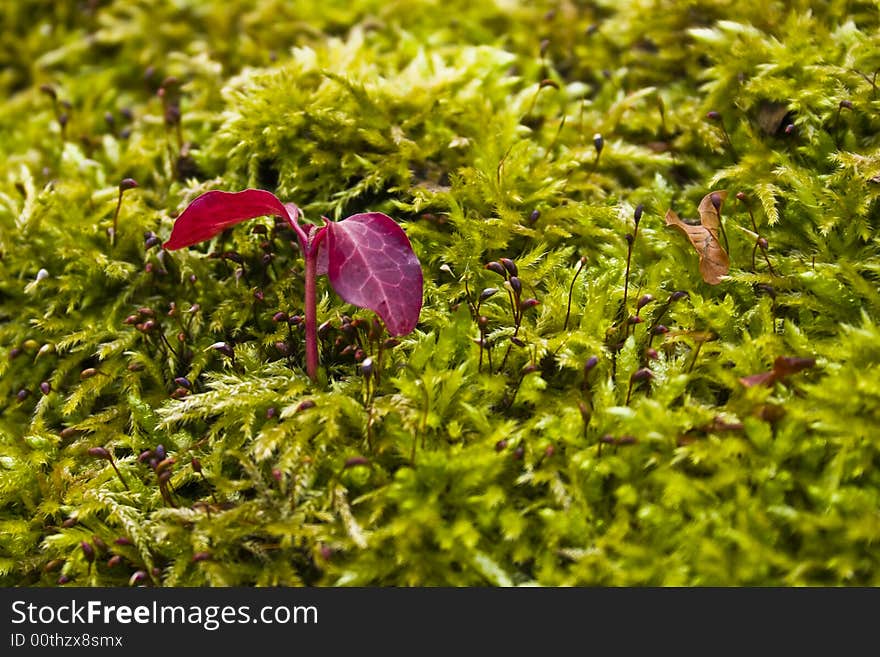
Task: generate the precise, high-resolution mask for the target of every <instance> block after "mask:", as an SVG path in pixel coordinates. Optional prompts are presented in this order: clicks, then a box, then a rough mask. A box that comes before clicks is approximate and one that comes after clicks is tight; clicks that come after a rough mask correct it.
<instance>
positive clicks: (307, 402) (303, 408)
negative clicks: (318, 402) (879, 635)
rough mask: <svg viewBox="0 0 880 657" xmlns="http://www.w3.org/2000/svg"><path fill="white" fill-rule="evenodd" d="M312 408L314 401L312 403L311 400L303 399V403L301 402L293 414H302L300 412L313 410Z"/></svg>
mask: <svg viewBox="0 0 880 657" xmlns="http://www.w3.org/2000/svg"><path fill="white" fill-rule="evenodd" d="M314 407H315V402H314V401H312V400H311V399H304V400H303V401H301V402H300V403H299V404H298V405H297V407H296V410H295V411H294V412H295V413H300V412H302V411H307V410H308V409H310V408H314Z"/></svg>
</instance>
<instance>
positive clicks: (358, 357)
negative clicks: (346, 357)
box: [354, 349, 367, 362]
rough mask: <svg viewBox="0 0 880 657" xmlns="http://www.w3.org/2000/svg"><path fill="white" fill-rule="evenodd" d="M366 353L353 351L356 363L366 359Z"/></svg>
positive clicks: (360, 350)
mask: <svg viewBox="0 0 880 657" xmlns="http://www.w3.org/2000/svg"><path fill="white" fill-rule="evenodd" d="M366 355H367V354H366V352H365V351H364V350H363V349H355V350H354V359H355V360H356V361H357V362H361V361H362V360H363V359H364V358H365V357H366Z"/></svg>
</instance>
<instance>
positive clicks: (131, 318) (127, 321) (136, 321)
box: [122, 315, 140, 325]
mask: <svg viewBox="0 0 880 657" xmlns="http://www.w3.org/2000/svg"><path fill="white" fill-rule="evenodd" d="M122 323H123V324H128V325H131V324H139V323H140V317H138V316H137V315H129V316H128V317H126V318H125V319H124V320H122Z"/></svg>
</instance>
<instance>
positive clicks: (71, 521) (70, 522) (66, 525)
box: [61, 516, 79, 529]
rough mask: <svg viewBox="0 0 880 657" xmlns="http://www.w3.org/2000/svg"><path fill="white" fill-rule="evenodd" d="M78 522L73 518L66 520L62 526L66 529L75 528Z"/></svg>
mask: <svg viewBox="0 0 880 657" xmlns="http://www.w3.org/2000/svg"><path fill="white" fill-rule="evenodd" d="M77 522H79V521H78V520H77V519H76V516H71V517H70V518H68V519H67V520H65V521H64V522H62V523H61V526H62V527H64V529H70V528H71V527H73V526H74V525H75V524H76V523H77Z"/></svg>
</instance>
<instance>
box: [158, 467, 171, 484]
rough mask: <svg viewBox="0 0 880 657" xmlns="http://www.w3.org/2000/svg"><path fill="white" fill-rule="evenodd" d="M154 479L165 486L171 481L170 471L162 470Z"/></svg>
mask: <svg viewBox="0 0 880 657" xmlns="http://www.w3.org/2000/svg"><path fill="white" fill-rule="evenodd" d="M156 478H157V479H158V480H159V483H160V484H165V483H167V482H168V480H169V479H171V470H163V471H162V472H159V473H157V474H156Z"/></svg>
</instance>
